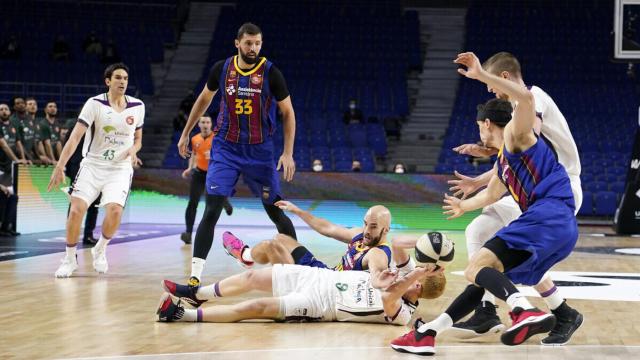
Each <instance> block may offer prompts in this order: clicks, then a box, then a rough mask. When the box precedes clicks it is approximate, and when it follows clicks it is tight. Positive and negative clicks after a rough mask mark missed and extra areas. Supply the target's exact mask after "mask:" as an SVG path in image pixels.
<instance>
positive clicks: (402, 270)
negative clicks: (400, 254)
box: [397, 257, 416, 277]
mask: <svg viewBox="0 0 640 360" xmlns="http://www.w3.org/2000/svg"><path fill="white" fill-rule="evenodd" d="M400 265H402V266H398V267H397V268H398V277H403V276H405V275H407V274H408V273H410V272H412V271H413V270H415V268H416V262H415V261H414V260H413V258H412V257H409V261H407V262H406V263H404V264H400Z"/></svg>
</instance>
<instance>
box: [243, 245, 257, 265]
mask: <svg viewBox="0 0 640 360" xmlns="http://www.w3.org/2000/svg"><path fill="white" fill-rule="evenodd" d="M241 257H242V261H244V262H245V263H249V264H252V263H253V262H254V261H253V256H251V248H250V247H248V246H247V247H246V248H244V249H243V250H242V256H241Z"/></svg>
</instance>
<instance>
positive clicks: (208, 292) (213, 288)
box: [196, 283, 222, 300]
mask: <svg viewBox="0 0 640 360" xmlns="http://www.w3.org/2000/svg"><path fill="white" fill-rule="evenodd" d="M219 284H220V283H215V284H213V285H207V286H202V287H200V288H199V289H198V292H196V297H197V298H198V299H199V300H211V299H213V298H217V297H222V294H220V285H219Z"/></svg>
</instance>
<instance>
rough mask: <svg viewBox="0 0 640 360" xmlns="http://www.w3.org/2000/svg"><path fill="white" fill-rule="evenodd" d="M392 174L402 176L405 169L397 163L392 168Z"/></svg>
mask: <svg viewBox="0 0 640 360" xmlns="http://www.w3.org/2000/svg"><path fill="white" fill-rule="evenodd" d="M393 172H394V173H396V174H404V173H405V172H406V170H405V167H404V165H403V164H401V163H397V164H396V165H395V166H394V167H393Z"/></svg>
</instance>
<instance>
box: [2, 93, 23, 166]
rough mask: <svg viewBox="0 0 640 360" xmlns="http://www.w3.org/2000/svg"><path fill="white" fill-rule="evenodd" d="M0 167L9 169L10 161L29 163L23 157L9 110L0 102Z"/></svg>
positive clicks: (16, 128) (15, 126) (18, 136)
mask: <svg viewBox="0 0 640 360" xmlns="http://www.w3.org/2000/svg"><path fill="white" fill-rule="evenodd" d="M0 147H2V150H3V151H0V168H5V169H7V168H8V169H9V171H10V164H11V161H15V162H17V163H29V162H28V161H27V160H26V159H25V157H24V149H23V147H22V142H21V140H20V134H19V132H18V127H17V125H16V124H15V123H14V122H12V121H11V110H9V106H8V105H7V104H3V103H0Z"/></svg>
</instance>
